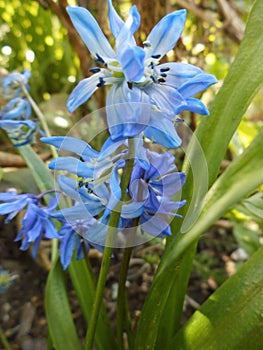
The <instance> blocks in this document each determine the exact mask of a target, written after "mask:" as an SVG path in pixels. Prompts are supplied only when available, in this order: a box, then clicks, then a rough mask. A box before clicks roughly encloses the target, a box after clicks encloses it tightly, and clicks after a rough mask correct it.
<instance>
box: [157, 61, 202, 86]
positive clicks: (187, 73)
mask: <svg viewBox="0 0 263 350" xmlns="http://www.w3.org/2000/svg"><path fill="white" fill-rule="evenodd" d="M168 69H169V70H168ZM155 70H156V71H157V74H158V75H161V74H163V78H164V79H165V84H166V85H170V86H172V87H174V88H176V89H178V88H179V87H180V86H181V85H182V84H184V83H185V82H187V81H188V80H189V79H191V78H193V77H195V76H196V75H198V74H201V73H203V71H202V69H201V68H198V67H196V66H194V65H192V64H187V63H179V62H170V63H164V64H160V65H158V66H156V67H155Z"/></svg>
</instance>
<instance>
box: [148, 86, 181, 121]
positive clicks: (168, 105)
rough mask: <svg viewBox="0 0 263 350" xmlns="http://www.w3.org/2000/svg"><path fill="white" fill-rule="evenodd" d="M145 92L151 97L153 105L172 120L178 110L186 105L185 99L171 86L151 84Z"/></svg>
mask: <svg viewBox="0 0 263 350" xmlns="http://www.w3.org/2000/svg"><path fill="white" fill-rule="evenodd" d="M144 91H145V93H146V94H147V95H149V96H150V99H151V102H152V104H154V105H155V106H157V107H158V108H159V109H160V111H161V112H163V113H166V115H167V116H170V118H174V116H175V115H176V114H177V113H178V109H179V108H182V107H183V106H185V105H186V102H185V99H184V97H183V96H182V95H181V94H180V93H179V92H178V91H177V90H175V89H174V88H172V87H170V86H166V85H160V84H151V85H148V86H146V87H145V88H144Z"/></svg>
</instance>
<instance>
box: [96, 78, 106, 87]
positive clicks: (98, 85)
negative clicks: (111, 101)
mask: <svg viewBox="0 0 263 350" xmlns="http://www.w3.org/2000/svg"><path fill="white" fill-rule="evenodd" d="M104 84H105V81H104V80H103V78H101V77H100V78H99V83H98V84H97V87H98V88H99V87H101V86H103V85H104Z"/></svg>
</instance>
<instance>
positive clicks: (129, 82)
mask: <svg viewBox="0 0 263 350" xmlns="http://www.w3.org/2000/svg"><path fill="white" fill-rule="evenodd" d="M127 85H128V88H129V89H130V90H132V86H133V82H132V81H128V82H127Z"/></svg>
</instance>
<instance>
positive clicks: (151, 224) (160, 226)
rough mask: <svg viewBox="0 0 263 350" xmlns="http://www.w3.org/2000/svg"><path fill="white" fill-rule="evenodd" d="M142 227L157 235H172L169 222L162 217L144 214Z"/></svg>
mask: <svg viewBox="0 0 263 350" xmlns="http://www.w3.org/2000/svg"><path fill="white" fill-rule="evenodd" d="M141 229H142V231H145V232H147V233H149V234H150V235H152V236H155V237H163V236H171V234H172V233H171V228H170V226H169V224H168V223H167V222H166V221H165V220H164V219H163V218H161V217H159V216H157V215H154V216H150V215H146V214H144V215H143V216H142V217H141Z"/></svg>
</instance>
